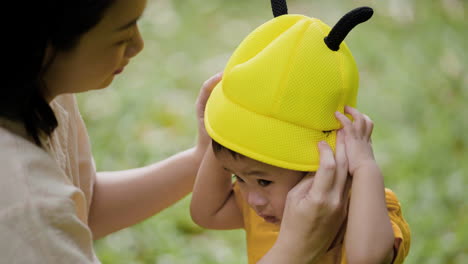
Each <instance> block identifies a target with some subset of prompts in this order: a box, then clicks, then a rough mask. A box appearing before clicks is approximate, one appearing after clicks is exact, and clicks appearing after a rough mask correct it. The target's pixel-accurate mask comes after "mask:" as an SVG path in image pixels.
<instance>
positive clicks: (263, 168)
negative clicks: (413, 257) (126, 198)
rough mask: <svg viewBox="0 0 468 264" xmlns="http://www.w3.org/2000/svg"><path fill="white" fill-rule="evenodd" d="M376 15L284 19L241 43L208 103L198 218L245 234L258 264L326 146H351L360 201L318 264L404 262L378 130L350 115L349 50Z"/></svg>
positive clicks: (404, 231) (403, 227)
mask: <svg viewBox="0 0 468 264" xmlns="http://www.w3.org/2000/svg"><path fill="white" fill-rule="evenodd" d="M371 15H372V9H370V8H360V9H355V10H353V11H351V12H350V13H348V14H347V15H346V16H344V17H343V18H342V19H341V20H340V21H339V22H338V23H337V25H336V26H335V27H334V28H333V29H332V30H331V31H330V28H329V27H328V26H327V25H325V24H324V23H323V22H321V21H320V20H318V19H314V18H309V17H305V16H300V15H281V16H278V17H277V18H275V19H273V20H271V21H269V22H267V23H265V24H264V25H262V26H260V27H259V28H257V29H256V30H255V31H254V32H252V33H251V34H250V35H249V36H248V37H247V38H246V39H245V40H244V41H243V42H242V43H241V44H240V46H239V47H238V48H237V50H236V51H235V52H234V54H233V55H232V57H231V58H230V60H229V62H228V64H227V66H226V69H225V71H224V75H223V79H222V81H221V82H220V83H219V84H218V85H217V86H216V87H215V89H214V90H213V92H212V94H211V97H210V98H209V101H208V103H207V108H206V112H205V126H206V129H207V131H208V133H209V134H210V136H211V137H212V139H213V141H212V149H210V148H209V149H208V150H207V152H206V154H205V157H204V161H203V163H202V165H201V167H200V170H199V172H198V175H197V180H196V183H195V187H194V191H193V196H192V203H191V214H192V218H193V219H194V221H195V222H196V223H197V224H199V225H201V226H203V227H206V228H213V229H234V228H244V229H245V230H246V236H247V247H248V259H249V263H256V262H257V261H258V260H260V259H261V258H262V256H263V255H264V254H265V253H266V252H267V251H268V250H269V249H270V248H271V246H272V245H273V244H274V242H275V240H276V237H277V234H278V231H279V227H280V224H281V220H282V215H283V210H284V205H285V200H286V196H287V193H288V191H289V190H290V189H291V188H293V187H294V186H295V185H296V184H297V183H298V182H299V181H300V180H301V179H302V178H303V177H304V176H306V175H311V176H313V175H314V172H315V171H317V169H318V167H319V148H320V146H319V145H320V144H322V146H323V144H328V145H330V146H331V147H332V149H335V147H338V144H341V143H342V145H344V146H345V147H346V150H345V153H346V156H347V160H348V161H347V162H348V171H349V174H350V175H351V177H352V179H353V188H352V189H353V193H352V195H350V196H349V208H348V219H347V223H346V226H345V225H343V228H342V229H341V230H340V232H339V233H338V235H337V236H336V238H335V240H334V242H333V245H332V247H331V248H330V249H329V250H328V251H327V252H326V254H324V255H323V257H322V258H321V259H320V261H319V262H318V263H402V262H403V260H404V258H405V256H406V255H407V253H408V249H409V241H410V237H409V229H408V226H407V224H406V222H405V220H404V219H403V217H402V215H401V210H400V206H399V202H398V200H397V198H396V196H395V195H394V194H393V192H392V191H390V190H388V189H387V190H384V185H383V178H382V175H381V173H380V170H379V168H378V166H377V164H376V162H375V159H374V157H373V154H372V146H371V143H370V136H371V133H372V126H373V125H372V122H371V121H370V119H369V118H368V117H367V116H365V115H363V114H361V113H359V112H358V111H357V110H356V109H354V108H353V107H350V106H355V105H356V97H357V88H358V73H357V68H356V65H355V62H354V59H353V57H352V55H351V53H350V51H349V50H348V47H347V46H346V44H345V43H342V41H343V39H344V38H345V37H346V34H347V33H348V32H349V31H350V30H351V29H352V28H353V27H354V26H355V25H357V24H358V23H361V22H363V21H365V20H367V19H368V18H370V16H371ZM344 113H346V114H349V116H350V117H352V119H353V121H351V120H350V119H348V117H347V116H345V115H344ZM340 128H341V129H340ZM319 142H321V143H319ZM324 142H326V143H324ZM231 175H232V176H233V177H234V179H235V181H234V183H232V182H231ZM345 198H346V197H345ZM392 228H393V229H392ZM392 231H393V232H392Z"/></svg>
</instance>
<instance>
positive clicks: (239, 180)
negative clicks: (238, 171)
mask: <svg viewBox="0 0 468 264" xmlns="http://www.w3.org/2000/svg"><path fill="white" fill-rule="evenodd" d="M232 177H233V178H235V179H236V180H237V181H238V182H244V180H243V179H242V178H241V177H239V176H237V175H235V174H232Z"/></svg>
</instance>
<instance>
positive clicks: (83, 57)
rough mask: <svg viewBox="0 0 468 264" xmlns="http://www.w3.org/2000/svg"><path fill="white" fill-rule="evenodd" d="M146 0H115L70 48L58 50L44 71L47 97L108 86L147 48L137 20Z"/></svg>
mask: <svg viewBox="0 0 468 264" xmlns="http://www.w3.org/2000/svg"><path fill="white" fill-rule="evenodd" d="M146 2H147V1H146V0H132V1H119V0H117V1H115V3H114V4H113V5H112V6H111V7H109V9H107V10H106V12H105V13H104V16H103V18H102V20H101V21H100V22H99V23H98V24H97V25H96V26H95V27H94V28H92V29H91V30H90V31H88V32H87V33H85V34H84V35H83V36H81V38H80V40H79V42H78V43H77V45H76V46H75V47H74V48H72V49H71V50H69V51H57V52H56V55H55V58H54V59H53V61H52V63H51V64H50V66H49V67H48V69H47V71H46V72H45V74H44V79H45V82H46V86H47V91H45V95H46V98H47V99H48V100H49V101H50V100H52V99H53V98H55V97H56V96H57V95H60V94H65V93H78V92H84V91H88V90H93V89H100V88H104V87H107V86H108V85H109V84H110V83H111V82H112V80H113V79H114V76H115V75H116V74H119V73H120V72H122V71H123V69H124V67H125V66H126V65H127V64H128V63H129V62H130V59H131V58H132V57H134V56H135V55H137V54H138V53H139V52H140V51H141V50H142V49H143V39H142V38H141V35H140V32H139V29H138V25H137V23H136V22H137V20H138V18H139V17H140V16H141V15H142V13H143V11H144V9H145V7H146Z"/></svg>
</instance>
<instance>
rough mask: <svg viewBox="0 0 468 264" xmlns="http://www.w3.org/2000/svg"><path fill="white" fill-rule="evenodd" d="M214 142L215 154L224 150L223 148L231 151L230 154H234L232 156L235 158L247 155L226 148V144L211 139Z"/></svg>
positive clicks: (212, 144)
mask: <svg viewBox="0 0 468 264" xmlns="http://www.w3.org/2000/svg"><path fill="white" fill-rule="evenodd" d="M211 141H212V143H211V146H212V147H213V152H214V154H218V153H219V152H221V151H223V150H226V151H228V152H229V154H231V155H232V157H233V158H234V159H239V158H243V157H245V156H244V155H242V154H240V153H238V152H235V151H234V150H232V149H228V148H226V147H225V146H223V145H221V144H219V143H218V142H216V141H215V140H214V139H212V140H211Z"/></svg>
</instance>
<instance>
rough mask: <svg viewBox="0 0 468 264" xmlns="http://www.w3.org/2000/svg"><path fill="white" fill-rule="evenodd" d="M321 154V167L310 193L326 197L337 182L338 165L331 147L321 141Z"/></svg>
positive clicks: (319, 144) (319, 145)
mask: <svg viewBox="0 0 468 264" xmlns="http://www.w3.org/2000/svg"><path fill="white" fill-rule="evenodd" d="M318 149H319V153H320V165H319V168H318V170H317V173H316V174H315V179H314V185H313V186H312V188H311V190H310V192H312V194H313V195H319V196H320V195H326V194H327V193H328V192H329V191H331V190H332V188H333V184H334V182H335V173H336V163H335V158H334V155H333V151H332V149H331V148H330V146H329V145H328V144H327V143H326V142H325V141H321V142H319V143H318Z"/></svg>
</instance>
